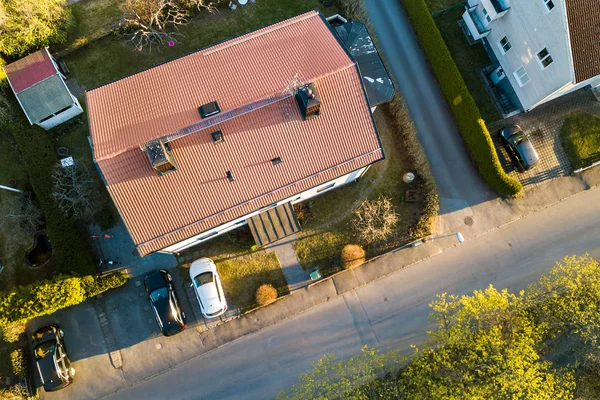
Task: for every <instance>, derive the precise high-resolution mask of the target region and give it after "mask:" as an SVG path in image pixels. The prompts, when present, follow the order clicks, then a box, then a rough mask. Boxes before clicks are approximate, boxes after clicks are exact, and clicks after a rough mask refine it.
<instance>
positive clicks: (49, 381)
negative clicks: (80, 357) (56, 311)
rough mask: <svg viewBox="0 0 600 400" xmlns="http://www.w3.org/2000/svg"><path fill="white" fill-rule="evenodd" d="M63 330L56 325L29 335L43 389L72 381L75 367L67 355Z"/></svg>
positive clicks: (52, 389) (54, 388)
mask: <svg viewBox="0 0 600 400" xmlns="http://www.w3.org/2000/svg"><path fill="white" fill-rule="evenodd" d="M63 336H64V332H63V331H62V329H60V328H59V327H58V325H48V326H45V327H43V328H40V329H38V330H37V331H36V332H35V333H34V334H33V336H31V347H32V349H33V356H34V357H35V363H36V365H37V369H38V372H39V373H40V378H41V380H42V385H43V386H44V390H46V391H47V392H51V391H54V390H58V389H62V388H64V387H65V386H68V385H70V384H71V383H72V382H73V375H75V369H74V368H72V367H71V361H70V360H69V357H68V356H67V350H66V348H65V344H64V342H63Z"/></svg>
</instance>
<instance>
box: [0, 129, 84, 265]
mask: <svg viewBox="0 0 600 400" xmlns="http://www.w3.org/2000/svg"><path fill="white" fill-rule="evenodd" d="M25 124H26V122H25V121H24V120H23V119H22V118H19V120H18V121H15V122H13V123H12V124H11V125H10V131H11V132H12V134H13V136H14V138H15V140H16V142H17V144H18V146H19V149H20V150H21V154H22V156H23V161H24V162H25V165H26V167H27V172H28V174H29V181H30V183H31V186H32V187H33V191H34V193H35V196H36V198H37V200H38V203H39V205H40V208H41V209H42V212H43V214H44V217H45V220H46V234H47V235H48V238H49V239H50V241H51V242H52V248H53V250H54V256H53V260H52V261H51V263H52V265H54V266H57V267H58V268H59V270H60V271H61V272H62V273H66V274H74V275H80V276H81V275H87V274H91V273H93V272H94V270H95V265H94V259H93V256H92V248H91V245H90V242H89V240H88V233H87V231H86V230H85V228H84V227H81V226H78V225H77V224H76V223H75V222H74V221H73V220H71V219H68V218H65V217H64V216H63V214H62V212H61V211H60V209H59V208H58V206H57V204H56V202H55V201H54V198H53V197H52V193H53V192H54V182H53V181H52V179H51V175H52V170H53V168H54V166H55V165H56V164H57V163H58V158H57V156H56V153H55V151H54V146H53V145H52V142H51V140H50V136H48V133H47V132H45V131H44V130H43V129H42V128H39V127H37V126H28V125H25Z"/></svg>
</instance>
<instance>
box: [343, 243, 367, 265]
mask: <svg viewBox="0 0 600 400" xmlns="http://www.w3.org/2000/svg"><path fill="white" fill-rule="evenodd" d="M340 259H341V261H342V267H344V268H345V269H349V268H354V267H358V266H359V265H360V264H362V263H364V262H365V260H366V253H365V250H364V249H363V248H362V247H361V246H359V245H357V244H347V245H346V246H344V248H343V249H342V254H341V256H340Z"/></svg>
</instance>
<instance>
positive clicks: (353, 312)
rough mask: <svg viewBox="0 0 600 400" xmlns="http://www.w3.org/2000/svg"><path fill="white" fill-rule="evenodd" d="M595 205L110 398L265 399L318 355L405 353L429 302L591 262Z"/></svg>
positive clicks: (505, 230)
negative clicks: (580, 259)
mask: <svg viewBox="0 0 600 400" xmlns="http://www.w3.org/2000/svg"><path fill="white" fill-rule="evenodd" d="M599 205H600V188H596V189H591V190H588V191H584V192H581V193H579V194H576V195H574V196H572V197H570V198H568V199H567V200H565V201H563V202H561V203H559V204H557V205H555V206H552V207H549V208H546V209H544V210H542V211H539V212H537V213H534V214H530V215H529V216H527V217H526V218H523V219H520V220H517V221H515V222H513V223H511V224H508V225H505V226H504V227H502V228H499V229H497V230H494V231H491V232H489V233H487V234H485V235H482V236H479V237H477V238H475V239H472V240H469V241H466V242H465V243H463V244H461V245H459V246H456V247H452V248H450V249H448V250H446V251H444V252H443V253H441V254H443V256H439V255H438V256H434V257H432V258H429V259H427V260H425V261H422V262H419V263H417V264H415V265H413V266H411V267H409V268H407V269H404V270H401V271H399V272H396V273H393V274H391V275H389V276H387V277H386V278H383V279H381V280H378V281H375V282H373V283H371V284H369V285H366V286H363V287H361V288H358V289H356V290H352V291H350V292H348V293H346V294H345V295H343V296H339V297H336V298H334V299H332V300H331V301H329V302H327V303H325V304H322V305H320V306H317V307H315V308H313V309H312V310H310V311H308V312H306V313H304V314H301V315H299V316H297V317H294V318H292V319H290V320H288V321H285V322H282V323H280V324H277V325H275V326H272V327H270V328H267V329H264V330H262V331H260V332H257V333H256V334H252V335H248V336H245V337H243V338H242V339H240V340H238V341H235V342H233V343H230V344H228V345H225V346H224V347H222V348H220V349H217V350H214V351H212V352H209V353H207V354H204V355H202V356H200V357H197V358H194V359H192V360H190V361H189V362H186V363H183V364H181V365H178V366H177V367H175V368H173V369H171V370H169V371H167V372H165V373H162V374H160V375H157V376H155V377H153V378H150V379H148V380H146V381H143V382H141V383H139V384H137V385H135V386H133V387H130V388H127V389H124V390H122V391H119V392H117V393H115V394H113V395H112V396H110V397H109V398H111V399H132V398H144V399H167V398H168V399H170V400H177V399H241V398H243V399H266V398H274V397H275V396H276V395H277V393H278V392H279V391H280V390H282V389H286V388H289V387H290V386H291V385H293V384H294V383H296V382H297V379H298V376H299V375H300V374H301V373H303V372H306V371H307V370H308V369H310V366H311V363H312V362H314V361H316V360H318V359H319V358H320V357H321V356H322V355H323V354H325V353H330V352H334V353H335V354H336V356H337V357H339V358H345V357H349V356H350V355H352V354H357V353H359V352H360V348H361V346H362V345H364V344H368V345H371V346H376V347H378V348H380V349H382V350H385V349H388V348H395V349H402V350H404V351H410V350H409V345H410V344H420V343H422V342H423V340H424V339H425V337H426V333H425V332H426V331H427V329H429V328H431V323H430V321H428V319H427V314H428V312H429V307H428V304H429V303H430V302H431V301H432V300H434V299H435V298H436V294H438V293H442V292H447V293H456V294H461V293H470V292H472V291H473V290H476V289H483V288H485V287H487V286H488V285H489V284H493V285H494V286H496V287H497V288H505V287H508V288H509V289H511V290H515V291H516V290H519V289H522V288H524V287H525V286H526V285H527V284H529V283H530V282H533V281H535V280H536V279H537V278H538V277H539V275H540V274H543V273H545V272H547V271H548V270H549V269H550V268H551V267H552V265H554V263H555V262H556V261H558V260H560V259H561V258H562V257H563V256H565V255H571V254H584V253H586V252H588V253H590V254H591V255H592V256H593V257H596V258H600V212H599V211H600V210H599ZM399 254H400V253H399ZM392 257H393V256H392Z"/></svg>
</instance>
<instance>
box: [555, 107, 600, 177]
mask: <svg viewBox="0 0 600 400" xmlns="http://www.w3.org/2000/svg"><path fill="white" fill-rule="evenodd" d="M560 138H561V142H562V145H563V147H564V149H565V151H566V152H567V155H568V156H569V160H570V161H571V166H572V167H573V169H578V168H582V167H587V166H589V165H591V164H592V163H594V162H596V161H600V117H597V116H595V115H592V114H587V113H578V114H572V115H570V116H569V117H568V118H567V119H566V120H565V123H564V125H563V127H562V129H561V131H560Z"/></svg>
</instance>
